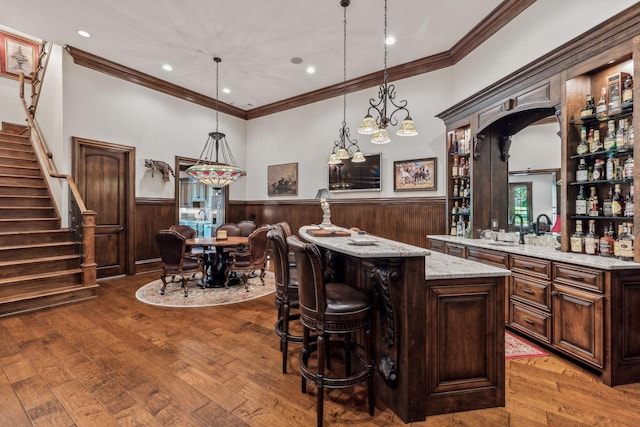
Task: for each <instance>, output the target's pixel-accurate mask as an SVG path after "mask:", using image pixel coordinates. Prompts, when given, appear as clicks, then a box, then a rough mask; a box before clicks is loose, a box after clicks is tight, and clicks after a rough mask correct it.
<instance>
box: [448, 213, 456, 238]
mask: <svg viewBox="0 0 640 427" xmlns="http://www.w3.org/2000/svg"><path fill="white" fill-rule="evenodd" d="M457 230H458V229H457V227H456V216H455V215H451V228H450V229H449V234H450V235H452V236H455V235H456V234H458V232H457Z"/></svg>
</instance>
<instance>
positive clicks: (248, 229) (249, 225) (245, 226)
mask: <svg viewBox="0 0 640 427" xmlns="http://www.w3.org/2000/svg"><path fill="white" fill-rule="evenodd" d="M238 228H239V229H240V235H241V236H243V237H249V235H250V234H251V233H253V232H254V231H255V230H256V228H257V227H256V223H255V222H253V221H251V220H245V221H240V222H239V223H238Z"/></svg>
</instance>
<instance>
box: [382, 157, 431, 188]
mask: <svg viewBox="0 0 640 427" xmlns="http://www.w3.org/2000/svg"><path fill="white" fill-rule="evenodd" d="M437 176H438V159H437V158H436V157H430V158H426V159H415V160H399V161H395V162H393V191H418V190H428V191H433V190H437V188H438V187H437Z"/></svg>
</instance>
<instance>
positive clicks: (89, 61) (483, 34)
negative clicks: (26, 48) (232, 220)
mask: <svg viewBox="0 0 640 427" xmlns="http://www.w3.org/2000/svg"><path fill="white" fill-rule="evenodd" d="M534 2H535V0H504V1H503V2H502V3H500V4H499V5H498V6H497V7H496V8H495V9H494V10H493V11H492V12H491V13H490V14H488V15H487V16H486V17H485V18H484V19H483V20H482V21H481V22H480V23H478V25H476V26H475V27H473V29H471V31H469V33H467V34H466V35H465V36H464V37H463V38H462V39H460V41H458V42H457V43H456V44H455V45H454V46H453V47H452V48H451V49H450V50H448V51H445V52H441V53H438V54H435V55H431V56H428V57H425V58H421V59H417V60H415V61H411V62H408V63H406V64H401V65H397V66H395V67H391V68H388V69H387V75H388V80H389V81H396V80H401V79H405V78H408V77H413V76H417V75H420V74H424V73H428V72H432V71H435V70H439V69H442V68H446V67H450V66H452V65H455V64H456V63H457V62H458V61H460V60H461V59H462V58H464V57H465V56H466V55H468V54H469V53H470V52H472V51H473V50H474V49H476V48H477V47H478V46H480V45H481V44H482V43H483V42H484V41H485V40H487V39H488V38H489V37H491V36H492V35H493V34H495V33H496V32H497V31H498V30H500V29H501V28H502V27H504V26H505V25H506V24H507V23H509V22H510V21H511V20H513V19H514V18H515V17H516V16H518V15H519V14H520V13H521V12H522V11H524V10H525V9H526V8H528V7H529V6H531V5H532V4H533V3H534ZM64 48H65V50H66V51H67V52H68V53H69V54H70V55H71V57H72V58H73V61H74V63H75V64H78V65H81V66H84V67H87V68H91V69H93V70H96V71H100V72H103V73H105V74H109V75H111V76H113V77H117V78H120V79H123V80H126V81H128V82H131V83H135V84H138V85H141V86H144V87H147V88H149V89H153V90H157V91H159V92H163V93H166V94H168V95H171V96H175V97H177V98H180V99H184V100H185V101H189V102H193V103H195V104H199V105H202V106H204V107H208V108H211V109H215V108H216V105H218V108H219V110H218V111H220V112H221V113H225V114H229V115H231V116H234V117H238V118H241V119H245V120H251V119H255V118H258V117H263V116H267V115H270V114H275V113H278V112H281V111H286V110H290V109H292V108H297V107H301V106H304V105H307V104H312V103H315V102H318V101H323V100H325V99H330V98H334V97H336V96H340V95H342V94H344V93H345V88H346V92H347V93H351V92H356V91H359V90H363V89H368V88H372V87H376V86H379V85H380V84H381V83H382V81H383V76H384V70H380V71H376V72H374V73H371V74H367V75H365V76H361V77H356V78H354V79H351V80H348V81H347V82H346V83H342V82H341V83H338V84H335V85H332V86H328V87H325V88H321V89H318V90H315V91H312V92H308V93H304V94H301V95H297V96H294V97H291V98H287V99H284V100H281V101H277V102H273V103H271V104H267V105H264V106H262V107H257V108H254V109H251V110H247V111H245V110H242V109H240V108H237V107H234V106H232V105H229V104H225V103H224V102H221V101H218V102H217V103H216V100H215V99H214V98H210V97H208V96H204V95H202V94H199V93H197V92H194V91H192V90H189V89H186V88H184V87H182V86H178V85H174V84H172V83H169V82H166V81H164V80H161V79H159V78H157V77H153V76H151V75H149V74H145V73H142V72H140V71H137V70H134V69H132V68H129V67H125V66H123V65H120V64H117V63H115V62H112V61H109V60H108V59H105V58H101V57H99V56H96V55H93V54H91V53H89V52H86V51H83V50H80V49H77V48H74V47H72V46H69V45H67V46H65V47H64Z"/></svg>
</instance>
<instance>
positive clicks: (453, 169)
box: [451, 156, 459, 178]
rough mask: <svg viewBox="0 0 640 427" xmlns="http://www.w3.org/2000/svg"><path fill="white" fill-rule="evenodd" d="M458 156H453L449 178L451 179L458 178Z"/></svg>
mask: <svg viewBox="0 0 640 427" xmlns="http://www.w3.org/2000/svg"><path fill="white" fill-rule="evenodd" d="M458 169H459V167H458V156H453V166H451V176H452V177H454V178H455V177H456V176H459V174H458Z"/></svg>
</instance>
